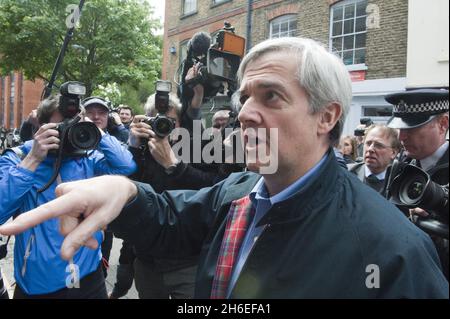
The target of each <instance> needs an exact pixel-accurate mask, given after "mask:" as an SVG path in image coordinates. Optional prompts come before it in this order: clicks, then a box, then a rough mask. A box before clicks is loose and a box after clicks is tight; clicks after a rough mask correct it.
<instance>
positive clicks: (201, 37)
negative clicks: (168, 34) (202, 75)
mask: <svg viewBox="0 0 450 319" xmlns="http://www.w3.org/2000/svg"><path fill="white" fill-rule="evenodd" d="M210 46H211V37H210V35H209V34H208V33H206V32H197V33H196V34H194V36H193V37H192V38H191V39H190V40H189V47H190V48H191V50H192V52H193V53H194V56H200V55H206V53H207V52H208V49H209V47H210Z"/></svg>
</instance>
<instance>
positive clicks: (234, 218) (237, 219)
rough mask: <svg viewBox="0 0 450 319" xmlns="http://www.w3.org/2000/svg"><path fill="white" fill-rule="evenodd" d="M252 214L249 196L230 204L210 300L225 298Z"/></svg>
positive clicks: (253, 211) (252, 209)
mask: <svg viewBox="0 0 450 319" xmlns="http://www.w3.org/2000/svg"><path fill="white" fill-rule="evenodd" d="M254 213H255V210H254V208H253V205H252V202H251V201H250V197H249V196H246V197H244V198H241V199H238V200H235V201H233V202H232V203H231V206H230V210H229V211H228V220H227V225H226V228H225V234H224V236H223V240H222V245H221V247H220V252H219V260H218V262H217V266H216V273H215V275H214V280H213V283H212V289H211V299H224V298H226V295H227V289H228V285H229V283H230V279H231V274H232V270H233V266H234V264H235V261H236V258H237V256H238V254H239V250H240V248H241V245H242V242H243V240H244V238H245V234H246V231H247V228H248V226H249V224H250V221H251V218H252V216H253V215H254Z"/></svg>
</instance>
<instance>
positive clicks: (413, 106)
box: [385, 89, 449, 279]
mask: <svg viewBox="0 0 450 319" xmlns="http://www.w3.org/2000/svg"><path fill="white" fill-rule="evenodd" d="M385 99H386V101H388V102H389V103H391V104H393V116H392V118H391V119H390V120H389V122H388V126H389V127H391V128H396V129H399V130H400V134H399V140H400V142H401V143H402V145H403V147H404V149H405V154H404V155H405V156H404V158H402V159H401V162H402V163H403V164H411V165H414V166H417V167H419V168H421V169H422V170H423V171H425V172H427V173H428V174H429V176H430V178H431V180H432V181H433V182H435V183H437V184H439V185H446V187H447V189H448V182H449V171H448V163H449V150H448V146H449V143H448V141H447V140H446V133H447V131H448V127H449V122H448V121H449V114H448V90H438V89H421V90H411V91H406V92H401V93H395V94H390V95H388V96H386V98H385ZM447 197H448V195H447ZM447 199H448V198H447ZM423 204H424V205H427V204H428V203H423ZM410 214H411V215H413V216H414V215H419V216H420V218H419V220H421V219H424V218H425V219H426V218H433V217H437V218H438V219H439V220H441V221H443V222H444V223H445V224H446V225H447V239H444V238H440V237H438V236H432V238H433V241H434V243H435V245H436V248H437V250H438V253H439V257H440V259H441V263H442V267H443V269H444V274H445V276H446V277H447V279H448V271H449V246H448V245H449V243H448V211H447V212H446V213H444V214H443V215H441V216H433V215H434V213H432V212H427V211H425V210H424V209H422V208H420V207H417V208H413V209H411V210H410ZM416 218H417V216H415V217H413V219H416Z"/></svg>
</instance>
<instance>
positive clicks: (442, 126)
mask: <svg viewBox="0 0 450 319" xmlns="http://www.w3.org/2000/svg"><path fill="white" fill-rule="evenodd" d="M438 125H439V130H440V131H441V133H443V134H445V133H447V130H448V113H446V114H443V115H441V116H439V119H438Z"/></svg>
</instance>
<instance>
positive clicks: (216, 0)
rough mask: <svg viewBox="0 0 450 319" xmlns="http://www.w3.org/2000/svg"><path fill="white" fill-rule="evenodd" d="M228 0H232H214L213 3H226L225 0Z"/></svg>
mask: <svg viewBox="0 0 450 319" xmlns="http://www.w3.org/2000/svg"><path fill="white" fill-rule="evenodd" d="M228 1H230V0H212V4H213V5H216V4H221V3H224V2H228Z"/></svg>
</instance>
